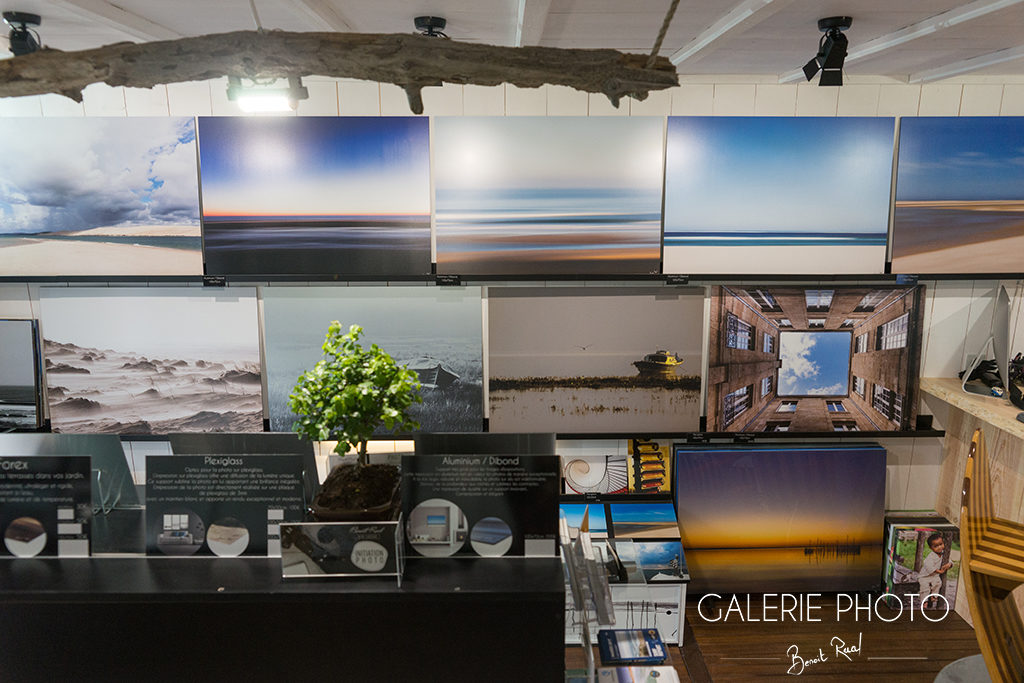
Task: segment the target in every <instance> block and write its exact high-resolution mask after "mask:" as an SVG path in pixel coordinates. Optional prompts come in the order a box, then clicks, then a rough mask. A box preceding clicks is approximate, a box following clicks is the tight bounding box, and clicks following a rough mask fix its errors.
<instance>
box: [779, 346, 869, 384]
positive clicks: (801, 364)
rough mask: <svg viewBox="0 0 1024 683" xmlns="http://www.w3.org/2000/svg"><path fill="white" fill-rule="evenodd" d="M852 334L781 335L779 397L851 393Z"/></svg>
mask: <svg viewBox="0 0 1024 683" xmlns="http://www.w3.org/2000/svg"><path fill="white" fill-rule="evenodd" d="M851 337H852V335H851V333H849V332H781V333H780V334H779V356H780V358H781V360H782V366H781V367H780V368H779V387H778V394H779V396H842V395H845V394H847V393H849V376H850V340H851Z"/></svg>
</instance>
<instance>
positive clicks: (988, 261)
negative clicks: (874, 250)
mask: <svg viewBox="0 0 1024 683" xmlns="http://www.w3.org/2000/svg"><path fill="white" fill-rule="evenodd" d="M1021 254H1024V201H1019V200H1006V201H898V202H896V214H895V222H894V228H893V253H892V270H893V272H897V273H935V272H958V273H971V272H988V273H1002V272H1017V271H1019V270H1020V269H1021V263H1022V258H1021V256H1020V255H1021Z"/></svg>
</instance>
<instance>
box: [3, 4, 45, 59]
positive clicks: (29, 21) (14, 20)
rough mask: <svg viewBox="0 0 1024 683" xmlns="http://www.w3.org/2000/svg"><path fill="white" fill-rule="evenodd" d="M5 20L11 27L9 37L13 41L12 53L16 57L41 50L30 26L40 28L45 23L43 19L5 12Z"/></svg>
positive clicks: (30, 15)
mask: <svg viewBox="0 0 1024 683" xmlns="http://www.w3.org/2000/svg"><path fill="white" fill-rule="evenodd" d="M3 18H4V23H5V24H7V25H8V26H10V27H11V32H10V34H9V35H8V37H9V38H10V41H11V52H13V53H14V56H15V57H17V56H19V55H27V54H29V53H30V52H35V51H36V50H38V49H39V41H38V40H36V36H34V35H32V33H33V32H32V31H30V30H29V26H39V25H40V24H41V23H43V19H42V17H40V16H39V15H38V14H30V13H28V12H4V13H3Z"/></svg>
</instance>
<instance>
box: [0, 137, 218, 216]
mask: <svg viewBox="0 0 1024 683" xmlns="http://www.w3.org/2000/svg"><path fill="white" fill-rule="evenodd" d="M0 135H2V136H3V140H4V147H3V154H0V234H3V233H8V234H10V233H33V232H55V231H64V230H85V229H89V228H99V227H107V226H136V225H198V224H199V191H198V175H197V172H196V149H195V124H194V121H193V119H191V118H169V117H160V118H101V117H83V118H32V119H28V118H25V119H21V118H8V119H0Z"/></svg>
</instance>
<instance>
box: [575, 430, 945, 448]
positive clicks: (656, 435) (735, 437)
mask: <svg viewBox="0 0 1024 683" xmlns="http://www.w3.org/2000/svg"><path fill="white" fill-rule="evenodd" d="M945 435H946V432H945V431H944V430H941V429H914V430H905V431H892V432H889V431H864V432H592V433H576V432H573V433H565V434H563V433H561V432H560V433H558V434H556V435H555V438H557V439H562V440H566V441H569V440H574V439H594V440H600V439H609V440H613V439H615V440H618V439H657V440H664V441H685V442H687V443H694V444H699V443H704V442H709V443H710V442H712V441H714V442H719V443H761V442H763V441H797V440H804V439H823V440H829V441H856V440H860V441H863V440H864V439H915V438H926V437H941V436H945Z"/></svg>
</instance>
